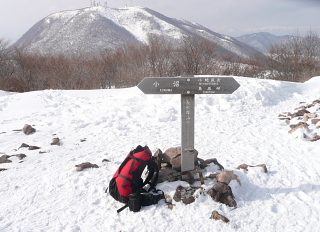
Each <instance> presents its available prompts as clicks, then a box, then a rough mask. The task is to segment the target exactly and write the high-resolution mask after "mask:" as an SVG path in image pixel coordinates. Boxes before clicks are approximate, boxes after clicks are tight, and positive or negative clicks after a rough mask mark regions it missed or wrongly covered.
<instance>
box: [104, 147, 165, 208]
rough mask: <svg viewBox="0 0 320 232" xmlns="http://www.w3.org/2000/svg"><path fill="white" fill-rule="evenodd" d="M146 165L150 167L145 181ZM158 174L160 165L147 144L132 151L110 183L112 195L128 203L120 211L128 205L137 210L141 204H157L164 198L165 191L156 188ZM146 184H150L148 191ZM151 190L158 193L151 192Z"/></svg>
mask: <svg viewBox="0 0 320 232" xmlns="http://www.w3.org/2000/svg"><path fill="white" fill-rule="evenodd" d="M145 167H147V168H148V176H147V177H146V179H145V180H144V181H143V179H142V178H141V175H142V172H143V170H144V169H145ZM158 175H159V169H158V165H157V164H156V162H155V160H154V158H153V157H152V153H151V151H150V149H149V148H148V147H147V146H145V147H142V146H140V145H139V146H137V148H136V149H134V150H132V151H130V153H129V154H128V155H127V157H126V158H125V160H124V161H123V162H122V164H121V165H120V167H119V168H118V170H117V171H116V173H115V174H114V176H113V177H112V179H111V180H110V183H109V193H110V195H111V196H112V197H113V198H114V199H115V200H117V201H120V202H122V203H126V205H125V206H124V207H122V208H121V209H119V210H118V213H119V212H121V211H122V210H123V209H125V208H126V207H128V206H129V209H130V210H131V211H134V212H137V211H139V210H140V208H141V206H147V205H152V204H157V203H158V201H159V200H160V199H163V198H164V194H163V192H162V191H161V190H156V189H155V186H156V184H157V181H158ZM146 184H149V186H150V187H149V190H148V191H147V190H145V189H144V188H143V187H144V186H145V185H146ZM151 190H153V193H156V194H151ZM159 192H161V194H159Z"/></svg>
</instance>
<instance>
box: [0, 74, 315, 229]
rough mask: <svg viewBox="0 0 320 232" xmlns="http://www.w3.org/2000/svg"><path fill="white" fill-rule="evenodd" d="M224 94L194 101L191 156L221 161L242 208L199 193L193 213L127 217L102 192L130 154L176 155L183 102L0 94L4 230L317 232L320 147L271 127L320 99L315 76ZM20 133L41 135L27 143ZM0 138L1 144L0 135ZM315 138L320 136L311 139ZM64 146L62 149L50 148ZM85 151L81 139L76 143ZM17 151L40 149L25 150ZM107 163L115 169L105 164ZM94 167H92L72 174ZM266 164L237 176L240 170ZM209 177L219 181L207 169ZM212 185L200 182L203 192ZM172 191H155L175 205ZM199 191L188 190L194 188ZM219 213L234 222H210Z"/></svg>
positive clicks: (161, 208) (121, 93)
mask: <svg viewBox="0 0 320 232" xmlns="http://www.w3.org/2000/svg"><path fill="white" fill-rule="evenodd" d="M235 79H236V80H237V81H238V82H239V83H240V85H241V87H240V88H239V89H238V90H237V91H235V92H234V93H233V94H231V95H196V101H195V105H196V109H195V114H196V119H195V121H196V122H195V148H196V149H197V150H198V151H199V157H200V158H202V159H209V158H217V159H218V161H219V162H220V163H221V164H222V165H223V166H224V167H225V170H227V171H231V170H233V171H234V173H235V174H236V175H238V177H239V179H240V180H241V182H242V185H241V186H240V185H239V184H238V183H237V182H236V181H232V182H231V183H230V186H231V187H232V191H233V193H234V195H235V199H236V201H237V204H238V207H237V208H230V207H228V206H226V205H223V204H220V203H217V202H214V201H213V200H212V199H211V198H210V197H209V196H208V195H206V194H202V195H199V196H198V197H197V198H196V201H195V202H194V203H192V204H189V205H184V204H183V203H180V202H174V203H175V204H176V206H175V207H174V208H173V210H170V209H168V207H167V205H166V204H165V202H164V200H161V201H160V202H159V203H158V204H157V205H152V206H147V207H143V208H142V209H141V211H140V212H137V213H133V212H131V211H129V209H125V210H124V211H122V212H121V213H120V214H118V213H117V212H116V210H117V209H119V208H120V207H122V206H123V204H122V203H120V202H117V201H115V200H114V199H113V198H112V197H111V196H110V195H109V194H106V193H105V190H106V188H107V187H108V184H109V181H110V179H111V178H112V176H113V175H114V173H115V171H116V170H117V168H118V166H119V165H120V164H121V162H122V161H123V159H124V158H125V156H126V155H127V154H128V153H129V151H130V150H131V149H133V148H135V147H136V146H137V145H139V144H141V145H148V146H149V148H150V149H151V151H152V152H155V151H156V150H157V149H158V148H160V149H162V151H164V150H166V149H167V148H170V147H175V146H179V145H180V141H181V135H180V134H181V133H180V126H181V119H180V96H179V95H145V94H143V93H142V92H141V91H140V90H139V89H138V88H137V87H133V88H128V89H108V90H73V91H69V90H68V91H67V90H44V91H35V92H27V93H8V92H4V91H0V123H1V124H0V125H1V126H0V152H1V153H2V154H0V156H1V155H4V154H6V155H16V154H20V153H23V154H26V155H27V157H26V158H24V159H23V160H22V161H23V162H21V161H20V160H19V159H18V158H17V157H15V156H12V157H10V158H9V159H10V160H12V163H3V164H0V168H5V169H7V170H5V171H1V172H0V206H1V207H0V231H5V232H7V231H72V232H75V231H126V232H128V231H150V232H154V231H172V232H173V231H174V232H175V231H246V232H248V231H272V232H273V231H290V232H292V231H320V229H319V228H320V169H319V164H320V158H319V156H320V141H317V142H310V141H307V140H304V139H303V138H301V137H300V136H298V133H297V134H294V135H291V134H290V135H289V134H288V130H289V127H288V125H287V124H285V123H284V122H283V121H281V120H279V119H278V114H279V113H281V112H284V111H286V112H288V111H290V112H293V111H294V108H296V107H298V106H299V103H300V102H307V103H311V102H312V101H314V100H316V99H319V97H320V77H314V78H313V79H312V80H310V81H308V82H306V83H290V82H281V81H273V80H261V79H252V78H245V77H235ZM24 124H30V125H33V127H34V128H36V132H35V133H33V134H31V135H25V134H23V133H22V132H21V131H13V130H15V129H21V128H22V127H23V126H24ZM3 132H5V133H3ZM318 133H319V131H318ZM55 137H59V138H60V140H61V146H51V145H50V143H51V142H52V139H53V138H55ZM80 140H85V141H83V142H81V141H80ZM22 143H26V144H29V145H35V146H39V147H41V149H40V151H42V152H46V153H39V150H28V149H27V148H20V149H18V148H19V147H20V145H21V144H22ZM103 159H109V160H110V161H111V162H102V160H103ZM83 162H91V163H94V164H97V165H99V168H90V169H85V170H83V171H82V172H79V171H77V170H76V167H75V165H77V164H81V163H83ZM243 163H246V164H249V165H258V164H266V166H267V168H268V172H267V173H264V172H263V171H262V169H261V168H249V170H248V171H245V170H237V169H236V167H237V166H238V165H240V164H243ZM207 171H208V173H207V174H210V173H212V172H216V171H218V170H217V167H216V166H215V165H213V164H212V165H211V166H209V167H208V168H207ZM213 184H214V181H213V180H210V179H209V180H206V181H205V185H204V186H203V187H204V188H205V189H209V188H210V187H212V186H213ZM178 185H182V186H189V184H188V183H187V182H184V181H177V182H165V183H160V184H158V186H157V187H158V188H159V189H162V190H163V191H164V192H165V193H166V194H168V195H171V196H173V194H174V192H175V189H176V188H177V186H178ZM200 185H201V183H200V182H196V183H195V184H194V186H200ZM214 210H217V211H218V212H219V213H220V214H222V215H224V216H226V217H227V218H229V220H230V222H229V223H225V222H223V221H216V220H213V219H209V218H210V216H211V213H212V212H213V211H214Z"/></svg>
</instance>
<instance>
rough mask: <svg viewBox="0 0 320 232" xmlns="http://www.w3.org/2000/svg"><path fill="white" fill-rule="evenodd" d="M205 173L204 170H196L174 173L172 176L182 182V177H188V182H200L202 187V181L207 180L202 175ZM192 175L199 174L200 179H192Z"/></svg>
mask: <svg viewBox="0 0 320 232" xmlns="http://www.w3.org/2000/svg"><path fill="white" fill-rule="evenodd" d="M206 171H207V170H206V169H198V170H191V171H184V172H175V173H173V176H178V177H179V178H180V179H181V180H183V176H188V177H189V180H190V181H200V182H201V184H202V185H203V184H204V181H205V180H207V178H204V177H203V174H202V173H203V172H206ZM194 174H199V176H200V178H198V179H194Z"/></svg>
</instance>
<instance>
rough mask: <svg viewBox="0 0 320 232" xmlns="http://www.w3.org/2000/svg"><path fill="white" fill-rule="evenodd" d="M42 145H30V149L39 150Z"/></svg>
mask: <svg viewBox="0 0 320 232" xmlns="http://www.w3.org/2000/svg"><path fill="white" fill-rule="evenodd" d="M40 148H41V147H37V146H29V150H38V149H40Z"/></svg>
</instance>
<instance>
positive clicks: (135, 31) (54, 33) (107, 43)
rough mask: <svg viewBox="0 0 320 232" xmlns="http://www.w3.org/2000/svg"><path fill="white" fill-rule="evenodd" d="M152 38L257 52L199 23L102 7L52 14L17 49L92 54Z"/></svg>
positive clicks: (224, 50)
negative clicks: (188, 38)
mask: <svg viewBox="0 0 320 232" xmlns="http://www.w3.org/2000/svg"><path fill="white" fill-rule="evenodd" d="M149 34H155V35H161V36H165V37H168V38H171V39H173V40H178V39H180V38H181V36H182V35H190V34H196V35H200V36H202V37H205V38H207V39H209V40H212V41H214V42H216V43H218V44H219V45H220V46H221V48H220V52H222V53H230V54H237V55H239V56H242V57H248V56H249V55H250V54H252V53H254V52H256V51H255V49H253V48H251V47H250V46H248V45H247V44H244V43H242V42H240V41H238V40H236V39H234V38H231V37H229V36H224V35H221V34H218V33H215V32H213V31H211V30H209V29H208V28H205V27H203V26H201V25H199V24H197V23H191V22H188V21H186V20H180V19H174V18H169V17H166V16H165V15H162V14H160V13H158V12H156V11H153V10H151V9H148V8H143V7H125V8H106V7H101V6H99V7H89V8H83V9H79V10H73V11H63V12H60V13H56V14H52V15H50V16H47V17H45V18H44V19H42V20H40V21H39V22H38V23H36V24H35V25H34V26H33V27H31V28H30V29H29V30H28V31H27V32H26V33H25V34H24V35H23V36H22V37H21V38H20V39H19V40H18V41H17V42H16V43H15V44H14V46H17V47H24V48H26V49H27V50H29V51H31V52H40V53H42V54H47V53H54V54H57V53H63V54H81V53H85V54H92V53H93V52H97V51H100V50H102V49H112V48H115V47H117V46H119V45H121V44H128V43H133V44H134V43H136V44H138V43H147V41H148V35H149Z"/></svg>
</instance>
